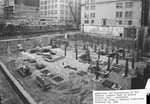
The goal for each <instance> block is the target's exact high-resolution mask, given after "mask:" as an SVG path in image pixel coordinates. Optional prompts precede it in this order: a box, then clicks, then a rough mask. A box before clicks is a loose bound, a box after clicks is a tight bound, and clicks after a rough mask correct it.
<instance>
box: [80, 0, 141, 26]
mask: <svg viewBox="0 0 150 104" xmlns="http://www.w3.org/2000/svg"><path fill="white" fill-rule="evenodd" d="M141 8H142V5H141V0H84V2H83V4H82V6H81V25H82V24H84V25H106V26H129V27H130V26H135V27H139V26H140V25H141Z"/></svg>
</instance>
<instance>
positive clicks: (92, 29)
mask: <svg viewBox="0 0 150 104" xmlns="http://www.w3.org/2000/svg"><path fill="white" fill-rule="evenodd" d="M84 32H89V33H96V34H100V35H111V36H120V33H122V34H123V33H124V27H102V26H98V25H93V26H92V25H91V26H90V25H85V26H84Z"/></svg>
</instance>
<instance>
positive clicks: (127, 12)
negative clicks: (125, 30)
mask: <svg viewBox="0 0 150 104" xmlns="http://www.w3.org/2000/svg"><path fill="white" fill-rule="evenodd" d="M122 17H123V12H116V18H122ZM125 18H132V11H126V12H125Z"/></svg>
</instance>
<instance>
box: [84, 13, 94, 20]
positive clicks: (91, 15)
mask: <svg viewBox="0 0 150 104" xmlns="http://www.w3.org/2000/svg"><path fill="white" fill-rule="evenodd" d="M84 17H85V18H86V19H89V15H88V14H86V13H85V14H84ZM90 17H91V18H95V13H91V14H90Z"/></svg>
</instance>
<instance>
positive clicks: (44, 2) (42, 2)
mask: <svg viewBox="0 0 150 104" xmlns="http://www.w3.org/2000/svg"><path fill="white" fill-rule="evenodd" d="M54 2H59V0H48V1H41V5H43V4H45V5H46V4H47V3H54ZM60 2H63V3H64V2H65V1H64V0H60ZM66 3H68V0H66Z"/></svg>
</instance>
